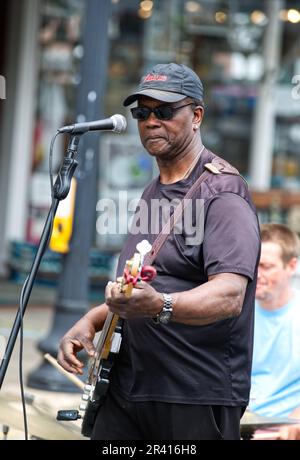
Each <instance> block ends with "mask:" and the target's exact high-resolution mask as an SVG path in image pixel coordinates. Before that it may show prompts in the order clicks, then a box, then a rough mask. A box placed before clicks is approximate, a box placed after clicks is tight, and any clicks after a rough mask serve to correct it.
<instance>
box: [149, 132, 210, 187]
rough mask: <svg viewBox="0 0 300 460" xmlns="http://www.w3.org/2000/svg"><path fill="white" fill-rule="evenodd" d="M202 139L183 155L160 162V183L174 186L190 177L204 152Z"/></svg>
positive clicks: (160, 160)
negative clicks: (201, 153)
mask: <svg viewBox="0 0 300 460" xmlns="http://www.w3.org/2000/svg"><path fill="white" fill-rule="evenodd" d="M203 148H204V146H203V144H202V141H201V138H200V139H198V140H197V142H195V143H194V144H191V145H190V148H189V149H186V150H185V152H184V153H183V154H180V155H178V156H177V157H175V158H172V159H170V160H166V161H164V160H162V159H161V158H160V159H159V160H158V162H157V164H158V167H159V172H160V182H161V183H162V184H173V183H175V182H178V181H180V180H182V179H185V178H186V177H188V175H189V173H191V171H192V169H194V166H195V164H197V161H198V160H199V158H200V155H199V154H200V152H202V151H203ZM190 168H191V169H190Z"/></svg>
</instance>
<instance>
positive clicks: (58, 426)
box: [0, 396, 84, 440]
mask: <svg viewBox="0 0 300 460" xmlns="http://www.w3.org/2000/svg"><path fill="white" fill-rule="evenodd" d="M52 412H53V410H52ZM26 414H27V421H28V433H29V435H30V436H31V437H37V438H40V439H45V440H46V439H49V440H80V439H81V440H83V439H84V437H83V436H82V435H81V430H80V427H79V426H78V425H77V424H76V422H72V421H71V422H69V421H68V422H62V421H58V420H56V414H51V407H47V406H45V405H44V406H41V405H40V407H39V406H37V405H36V403H34V402H32V403H31V404H26ZM0 424H3V425H8V426H9V427H11V428H15V429H17V430H21V431H24V422H23V409H22V403H21V401H19V400H17V399H15V398H13V397H10V396H9V397H8V396H6V397H4V396H0Z"/></svg>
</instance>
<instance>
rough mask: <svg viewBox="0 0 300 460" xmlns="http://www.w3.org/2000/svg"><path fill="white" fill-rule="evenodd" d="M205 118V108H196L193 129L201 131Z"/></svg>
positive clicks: (198, 106)
mask: <svg viewBox="0 0 300 460" xmlns="http://www.w3.org/2000/svg"><path fill="white" fill-rule="evenodd" d="M203 117H204V108H203V107H201V106H200V105H197V107H195V108H194V119H193V127H194V129H195V130H196V129H199V128H200V125H201V123H202V120H203Z"/></svg>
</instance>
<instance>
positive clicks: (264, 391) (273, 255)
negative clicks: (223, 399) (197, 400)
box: [249, 223, 300, 439]
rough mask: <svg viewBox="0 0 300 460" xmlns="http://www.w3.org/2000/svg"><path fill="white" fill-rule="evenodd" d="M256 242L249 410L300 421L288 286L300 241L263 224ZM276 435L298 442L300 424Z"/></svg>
mask: <svg viewBox="0 0 300 460" xmlns="http://www.w3.org/2000/svg"><path fill="white" fill-rule="evenodd" d="M261 240H262V248H261V258H260V263H259V269H258V280H257V288H256V307H255V327H254V351H253V365H252V378H251V385H252V386H251V395H250V406H249V408H250V410H251V411H253V412H255V413H257V414H259V415H263V416H267V417H292V418H299V419H300V291H298V290H297V289H295V288H294V286H293V284H292V278H293V275H294V274H295V272H296V268H297V259H298V257H299V254H300V241H299V238H298V236H297V234H296V233H294V232H292V231H291V230H290V229H289V228H288V227H286V226H285V225H281V224H273V223H270V224H265V225H262V227H261ZM299 423H300V420H299ZM279 437H280V439H300V425H290V426H289V425H286V426H285V427H283V428H282V429H281V430H280V435H279Z"/></svg>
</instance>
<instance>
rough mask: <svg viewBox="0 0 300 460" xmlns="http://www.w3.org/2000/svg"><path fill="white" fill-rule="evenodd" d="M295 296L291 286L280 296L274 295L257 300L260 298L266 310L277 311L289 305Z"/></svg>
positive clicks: (260, 303) (259, 301) (260, 302)
mask: <svg viewBox="0 0 300 460" xmlns="http://www.w3.org/2000/svg"><path fill="white" fill-rule="evenodd" d="M293 296H294V290H293V289H292V287H291V286H289V287H288V288H287V289H285V290H284V291H283V292H282V293H281V294H280V295H278V296H275V295H274V296H272V297H271V298H268V299H264V300H261V299H257V300H258V303H259V305H260V306H261V307H262V308H263V309H264V310H268V311H275V310H279V308H282V307H284V306H285V305H287V304H288V303H289V301H290V300H291V299H292V298H293Z"/></svg>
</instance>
